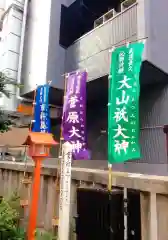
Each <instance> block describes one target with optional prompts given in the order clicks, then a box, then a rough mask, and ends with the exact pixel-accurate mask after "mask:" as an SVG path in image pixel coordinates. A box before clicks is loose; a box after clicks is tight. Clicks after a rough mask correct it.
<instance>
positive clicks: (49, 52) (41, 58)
mask: <svg viewBox="0 0 168 240" xmlns="http://www.w3.org/2000/svg"><path fill="white" fill-rule="evenodd" d="M72 2H73V1H72V0H59V1H55V0H45V1H40V0H32V1H31V2H30V6H29V13H28V20H27V30H26V40H25V48H24V60H23V73H22V81H23V83H24V90H23V93H27V92H29V91H31V90H33V89H34V88H35V87H36V84H38V85H39V84H45V83H46V81H47V80H52V85H53V86H54V87H57V88H63V77H61V75H62V74H63V73H64V61H65V49H63V48H62V47H61V46H60V45H59V30H60V17H61V4H64V5H67V6H68V5H70V4H71V3H72Z"/></svg>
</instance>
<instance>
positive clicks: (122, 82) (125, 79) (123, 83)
mask: <svg viewBox="0 0 168 240" xmlns="http://www.w3.org/2000/svg"><path fill="white" fill-rule="evenodd" d="M130 80H131V78H128V77H127V76H125V75H124V79H123V80H121V81H119V83H121V86H120V87H119V88H118V89H123V88H124V87H125V88H132V87H131V86H130V85H129V84H128V81H130Z"/></svg>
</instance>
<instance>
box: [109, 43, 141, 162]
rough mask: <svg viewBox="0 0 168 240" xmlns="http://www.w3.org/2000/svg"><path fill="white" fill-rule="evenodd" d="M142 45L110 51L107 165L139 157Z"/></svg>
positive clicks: (137, 44)
mask: <svg viewBox="0 0 168 240" xmlns="http://www.w3.org/2000/svg"><path fill="white" fill-rule="evenodd" d="M143 49H144V44H143V43H133V44H129V45H128V46H123V47H120V48H117V49H115V50H114V51H113V52H112V57H111V58H112V59H111V66H110V76H109V104H108V106H109V107H108V162H109V163H111V164H112V163H120V162H124V161H127V160H131V159H138V158H140V146H139V95H140V84H139V73H140V68H141V63H142V53H143Z"/></svg>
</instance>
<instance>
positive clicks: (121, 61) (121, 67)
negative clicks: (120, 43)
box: [118, 52, 125, 74]
mask: <svg viewBox="0 0 168 240" xmlns="http://www.w3.org/2000/svg"><path fill="white" fill-rule="evenodd" d="M124 58H125V53H124V52H120V54H119V68H118V73H119V74H122V73H123V72H124Z"/></svg>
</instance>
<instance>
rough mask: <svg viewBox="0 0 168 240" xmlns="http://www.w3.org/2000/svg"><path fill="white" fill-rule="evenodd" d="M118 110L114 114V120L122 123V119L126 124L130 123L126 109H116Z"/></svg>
mask: <svg viewBox="0 0 168 240" xmlns="http://www.w3.org/2000/svg"><path fill="white" fill-rule="evenodd" d="M116 110H117V111H116V112H115V113H114V114H115V116H114V119H115V120H116V122H120V121H121V120H122V119H123V120H124V121H125V122H128V116H127V115H126V114H127V112H126V107H123V108H116Z"/></svg>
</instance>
